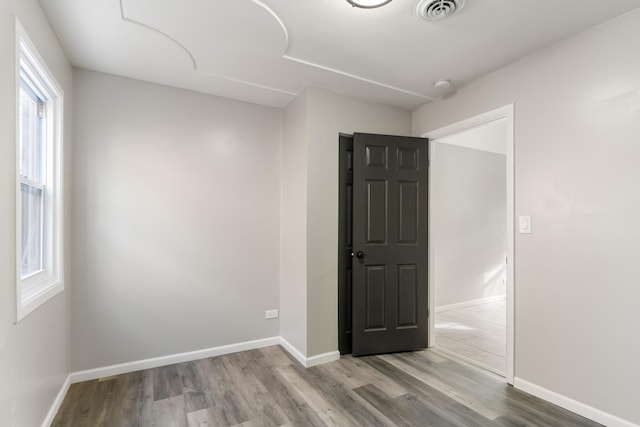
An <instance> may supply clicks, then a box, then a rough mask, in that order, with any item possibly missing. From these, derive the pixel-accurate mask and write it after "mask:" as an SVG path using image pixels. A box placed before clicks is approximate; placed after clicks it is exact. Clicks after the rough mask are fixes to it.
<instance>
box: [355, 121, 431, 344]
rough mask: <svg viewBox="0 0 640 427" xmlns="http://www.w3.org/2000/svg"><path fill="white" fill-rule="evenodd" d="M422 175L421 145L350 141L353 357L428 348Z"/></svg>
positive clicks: (405, 140)
mask: <svg viewBox="0 0 640 427" xmlns="http://www.w3.org/2000/svg"><path fill="white" fill-rule="evenodd" d="M427 171H428V143H427V140H425V139H422V138H410V137H395V136H387V135H372V134H360V133H357V134H354V137H353V242H352V243H353V246H352V250H353V252H354V253H356V257H354V258H353V261H352V274H353V290H352V292H353V296H352V298H353V311H352V316H353V318H352V326H353V328H352V340H353V343H352V345H353V347H352V352H353V354H354V355H355V356H358V355H365V354H375V353H389V352H397V351H409V350H417V349H422V348H426V347H427V330H428V326H427V310H428V304H427V277H428V275H427V194H426V190H427V188H428V186H427Z"/></svg>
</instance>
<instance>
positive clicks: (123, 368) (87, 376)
mask: <svg viewBox="0 0 640 427" xmlns="http://www.w3.org/2000/svg"><path fill="white" fill-rule="evenodd" d="M278 344H280V337H271V338H264V339H260V340H254V341H245V342H241V343H237V344H229V345H223V346H220V347H212V348H207V349H204V350H196V351H189V352H186V353H178V354H172V355H169V356H160V357H154V358H151V359H144V360H138V361H135V362H127V363H120V364H118V365H111V366H104V367H102V368H96V369H88V370H86V371H79V372H72V373H71V374H70V376H71V383H72V384H75V383H78V382H82V381H89V380H95V379H98V378H104V377H110V376H112V375H120V374H126V373H129V372H135V371H140V370H142V369H150V368H157V367H159V366H166V365H172V364H174V363H182V362H190V361H192V360H198V359H206V358H207V357H214V356H220V355H223V354H229V353H236V352H239V351H245V350H253V349H256V348H261V347H268V346H271V345H278Z"/></svg>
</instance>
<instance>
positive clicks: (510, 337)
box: [422, 104, 515, 385]
mask: <svg viewBox="0 0 640 427" xmlns="http://www.w3.org/2000/svg"><path fill="white" fill-rule="evenodd" d="M513 110H514V106H513V104H509V105H505V106H504V107H500V108H497V109H495V110H492V111H488V112H486V113H483V114H480V115H478V116H475V117H471V118H468V119H466V120H462V121H460V122H457V123H453V124H451V125H449V126H445V127H443V128H440V129H436V130H433V131H430V132H426V133H424V134H422V137H424V138H429V140H431V141H433V140H437V139H439V138H444V137H447V136H451V135H454V134H456V133H460V132H463V131H466V130H469V129H472V128H475V127H477V126H481V125H484V124H487V123H489V122H493V121H495V120H500V119H506V126H505V127H506V135H505V141H506V157H507V159H506V160H507V367H506V371H505V377H506V379H507V382H508V383H509V384H511V385H513V378H514V376H515V367H514V353H515V316H514V314H515V298H514V292H515V269H514V264H515V255H514V238H515V228H514V220H515V201H514V198H515V197H514V195H515V194H514V170H515V162H514V132H513V130H514V123H513ZM431 147H432V145H431V144H430V148H429V149H430V150H431V149H432V148H431ZM430 154H431V153H430ZM432 178H433V174H432V169H430V170H429V205H431V195H432V194H433V191H432V190H433V179H432ZM429 230H433V227H432V223H431V216H429ZM434 252H435V251H434V250H433V239H432V232H430V233H429V285H428V286H429V313H430V316H429V347H433V346H434V345H435V289H434V288H435V274H434V269H433V266H434V260H435V253H434Z"/></svg>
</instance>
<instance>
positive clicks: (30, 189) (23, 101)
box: [15, 19, 64, 321]
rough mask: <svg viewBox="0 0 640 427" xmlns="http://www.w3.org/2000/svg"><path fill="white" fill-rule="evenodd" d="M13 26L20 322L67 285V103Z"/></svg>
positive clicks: (21, 31) (21, 32)
mask: <svg viewBox="0 0 640 427" xmlns="http://www.w3.org/2000/svg"><path fill="white" fill-rule="evenodd" d="M15 29H16V33H15V36H16V39H15V59H16V69H15V70H16V75H15V89H16V91H15V96H16V98H15V106H16V107H15V108H16V116H15V117H16V120H15V126H16V127H15V129H16V134H15V137H16V139H15V144H16V146H15V147H16V152H15V168H16V169H15V176H16V187H15V197H16V199H15V201H16V228H15V249H16V252H15V253H16V256H15V266H16V270H15V271H16V290H17V292H16V320H17V321H20V320H22V319H23V318H24V317H25V316H27V315H29V313H31V312H33V311H34V310H36V309H37V308H38V307H40V306H41V305H42V304H44V303H46V302H47V301H48V300H50V299H51V298H52V297H54V296H55V295H57V294H58V293H60V292H62V291H63V290H64V277H63V276H64V269H63V265H64V264H63V260H64V253H63V247H64V246H63V236H64V233H63V230H62V227H63V221H62V218H63V202H62V197H63V194H62V193H63V185H62V160H63V159H62V145H63V140H62V123H63V110H62V108H63V105H64V103H63V92H62V90H61V88H60V85H59V84H58V83H57V82H56V81H55V79H54V77H53V74H52V73H51V71H50V70H49V69H48V68H47V66H46V63H45V62H44V61H43V60H42V58H41V57H40V55H39V54H38V52H37V50H36V49H35V47H34V46H33V43H32V42H31V40H30V39H29V37H28V35H27V34H26V32H25V31H24V28H23V27H22V26H21V25H20V23H19V22H18V20H17V19H16V21H15ZM21 121H22V122H21ZM22 205H24V209H23V206H22ZM23 227H24V228H23Z"/></svg>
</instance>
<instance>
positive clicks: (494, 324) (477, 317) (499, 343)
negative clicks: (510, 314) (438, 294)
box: [436, 300, 507, 376]
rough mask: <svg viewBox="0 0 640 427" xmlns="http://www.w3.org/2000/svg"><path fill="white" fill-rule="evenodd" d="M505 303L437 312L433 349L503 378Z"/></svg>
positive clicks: (495, 302)
mask: <svg viewBox="0 0 640 427" xmlns="http://www.w3.org/2000/svg"><path fill="white" fill-rule="evenodd" d="M506 319H507V314H506V301H504V300H501V301H492V302H487V303H481V304H477V305H473V306H470V307H462V308H456V309H451V310H446V311H441V312H437V311H436V348H439V349H442V350H445V351H446V352H448V353H452V354H453V355H455V356H458V357H460V358H461V359H463V360H466V361H468V362H471V363H474V364H476V365H479V366H481V367H483V368H485V369H488V370H490V371H492V372H494V373H496V374H500V375H502V376H504V372H505V371H506V360H507V358H506V352H507V342H506V339H507V328H506Z"/></svg>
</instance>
